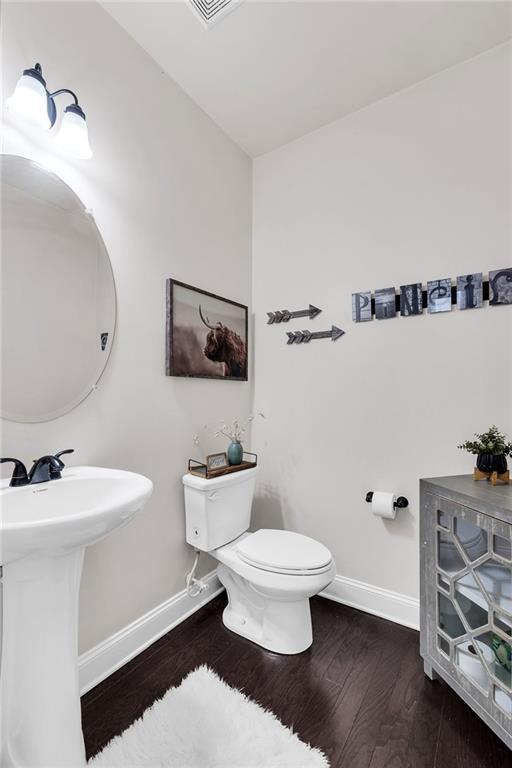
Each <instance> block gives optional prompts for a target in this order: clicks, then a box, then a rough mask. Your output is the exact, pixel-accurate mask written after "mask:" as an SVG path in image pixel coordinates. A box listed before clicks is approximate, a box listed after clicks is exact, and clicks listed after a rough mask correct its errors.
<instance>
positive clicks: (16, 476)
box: [0, 457, 28, 488]
mask: <svg viewBox="0 0 512 768" xmlns="http://www.w3.org/2000/svg"><path fill="white" fill-rule="evenodd" d="M7 462H12V463H13V464H14V469H13V471H12V477H11V482H10V483H9V485H10V486H12V487H14V488H16V487H17V486H20V485H27V483H28V476H27V468H26V466H25V465H24V463H23V462H22V461H20V460H19V459H11V458H8V457H6V458H2V459H0V464H5V463H7Z"/></svg>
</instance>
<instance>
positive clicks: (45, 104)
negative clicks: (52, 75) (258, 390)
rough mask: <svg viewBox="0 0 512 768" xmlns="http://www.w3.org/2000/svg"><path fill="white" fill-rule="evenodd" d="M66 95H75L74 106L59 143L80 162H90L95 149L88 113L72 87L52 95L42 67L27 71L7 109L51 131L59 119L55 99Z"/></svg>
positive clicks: (65, 117) (64, 120) (70, 107)
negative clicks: (90, 138)
mask: <svg viewBox="0 0 512 768" xmlns="http://www.w3.org/2000/svg"><path fill="white" fill-rule="evenodd" d="M62 93H67V94H68V95H69V96H72V98H73V103H72V104H69V105H68V106H67V107H66V108H65V110H64V114H63V116H62V121H61V125H60V129H59V132H58V133H57V136H56V140H57V143H58V145H59V146H60V148H61V149H62V150H63V151H64V152H66V153H68V154H70V155H73V156H74V157H78V158H79V159H80V160H87V159H88V158H90V157H92V150H91V147H90V145H89V135H88V132H87V123H86V121H85V114H84V111H83V109H82V108H81V107H80V105H79V103H78V99H77V97H76V94H75V93H73V91H70V90H69V88H59V90H58V91H53V93H50V92H49V91H48V89H47V87H46V80H45V79H44V78H43V72H42V69H41V65H40V64H36V65H35V66H34V67H31V68H30V69H25V70H24V71H23V74H22V76H21V77H20V79H19V80H18V82H17V83H16V88H15V89H14V93H13V94H12V96H10V97H9V98H8V99H7V101H6V103H5V106H6V108H7V109H9V110H10V111H11V112H13V113H15V114H17V115H19V116H20V117H22V118H24V119H25V120H27V121H28V122H31V123H32V124H34V125H37V126H38V127H39V128H44V129H46V130H49V129H50V128H52V127H53V126H54V125H55V121H56V119H57V107H56V105H55V97H56V96H60V94H62Z"/></svg>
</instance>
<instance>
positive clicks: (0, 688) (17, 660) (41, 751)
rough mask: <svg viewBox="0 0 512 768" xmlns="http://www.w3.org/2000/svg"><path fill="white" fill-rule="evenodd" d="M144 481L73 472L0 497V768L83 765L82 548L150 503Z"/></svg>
mask: <svg viewBox="0 0 512 768" xmlns="http://www.w3.org/2000/svg"><path fill="white" fill-rule="evenodd" d="M152 489H153V485H152V483H151V481H150V480H148V479H147V478H146V477H143V476H142V475H137V474H134V473H132V472H122V471H120V470H114V469H100V468H96V467H72V468H69V469H66V470H64V472H63V473H62V478H61V479H59V480H52V481H51V482H48V483H39V484H37V485H26V486H23V487H22V488H9V487H8V486H7V483H6V482H3V483H2V485H1V489H0V505H1V514H0V522H1V525H0V565H2V571H3V622H2V624H3V630H2V659H1V668H0V707H1V721H0V738H1V749H0V765H1V766H2V768H28V767H29V766H30V768H43V766H44V768H58V767H62V768H64V766H65V768H76V767H78V766H84V765H85V752H84V744H83V738H82V729H81V719H80V692H79V684H78V653H77V633H78V589H79V586H80V577H81V572H82V562H83V556H84V550H85V547H86V546H88V545H89V544H93V543H94V542H95V541H98V539H101V538H103V537H104V536H106V535H107V534H108V533H110V531H112V530H114V529H115V528H118V527H119V526H121V525H124V524H125V523H126V522H128V520H130V518H132V517H133V516H134V515H135V514H136V513H137V512H138V511H139V510H140V509H142V507H143V506H144V504H145V503H146V501H147V500H148V499H149V497H150V495H151V492H152Z"/></svg>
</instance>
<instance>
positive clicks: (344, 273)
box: [253, 46, 512, 597]
mask: <svg viewBox="0 0 512 768" xmlns="http://www.w3.org/2000/svg"><path fill="white" fill-rule="evenodd" d="M511 63H512V62H511V49H510V47H507V46H505V47H500V48H497V49H494V50H492V51H490V52H487V53H486V54H484V55H482V56H480V57H478V58H475V59H473V60H471V61H469V62H466V63H464V64H462V65H460V66H457V67H455V68H453V69H450V70H447V71H445V72H443V73H441V74H440V75H438V76H435V77H433V78H431V79H429V80H426V81H424V82H422V83H420V84H418V85H417V86H415V87H413V88H411V89H408V90H406V91H402V92H400V93H397V94H396V95H394V96H392V97H390V98H387V99H385V100H383V101H381V102H379V103H376V104H374V105H372V106H370V107H368V108H366V109H364V110H361V111H360V112H357V113H355V114H353V115H351V116H349V117H347V118H345V119H343V120H340V121H338V122H335V123H332V124H331V125H329V126H327V127H325V128H323V129H320V130H318V131H316V132H315V133H312V134H309V135H308V136H305V137H303V138H302V139H299V140H298V141H295V142H293V143H291V144H288V145H287V146H285V147H283V148H281V149H278V150H276V151H274V152H272V153H270V154H268V155H265V156H264V157H262V158H258V159H257V160H256V161H255V170H254V219H253V232H254V240H253V307H254V312H255V318H256V319H255V350H256V368H255V403H256V406H257V408H258V409H261V410H263V411H264V412H265V413H266V414H267V420H266V421H265V422H261V423H259V424H258V423H257V424H256V425H255V434H254V438H255V439H254V440H253V445H254V448H255V450H259V451H260V452H261V454H262V475H261V487H260V498H259V499H258V502H257V512H258V513H259V517H260V519H261V520H264V521H266V522H270V523H271V524H279V523H281V524H283V525H284V526H285V527H287V528H291V529H293V530H297V531H300V532H302V533H305V534H309V535H311V536H314V537H316V538H318V539H320V540H321V541H323V542H324V543H325V544H327V545H328V546H329V547H330V548H331V549H332V551H333V553H334V555H335V558H336V562H337V570H338V573H339V574H341V575H343V576H345V577H349V578H350V579H355V580H359V581H362V582H365V583H368V584H371V585H376V586H378V587H382V588H384V589H389V590H392V591H395V592H398V593H401V594H404V595H408V596H411V597H417V595H418V517H419V512H418V479H419V478H420V477H428V476H435V475H443V474H457V473H465V472H469V471H471V469H472V464H473V462H472V457H470V456H469V455H467V454H463V453H462V452H461V451H458V450H457V447H456V446H457V444H458V443H459V442H461V441H462V440H463V439H464V438H467V437H471V435H472V433H473V432H475V431H481V430H483V429H485V428H486V427H487V426H489V425H490V424H492V423H494V422H495V423H496V424H498V425H500V426H501V428H502V429H504V430H507V431H508V432H509V433H510V432H512V396H511V392H512V373H511V364H512V363H511V360H512V357H511V354H510V350H511V342H512V308H511V307H497V308H494V307H488V306H486V307H485V308H482V309H477V310H473V311H466V312H460V311H456V310H454V311H453V312H452V313H451V314H445V315H437V316H428V315H427V314H424V315H423V316H422V317H412V318H397V319H392V320H387V321H376V320H373V321H372V322H368V323H365V324H359V325H356V324H355V323H353V322H352V320H351V294H352V292H353V291H361V290H369V289H375V288H379V287H380V288H384V287H388V286H390V285H395V286H399V285H400V284H403V283H408V282H416V281H422V282H423V284H424V285H425V284H426V281H427V280H429V279H434V278H441V277H447V276H451V277H453V278H455V277H456V275H457V274H460V273H463V272H466V273H467V272H472V271H475V272H476V271H483V272H487V271H488V270H489V269H495V268H500V267H507V266H512V250H511V241H512V233H511V223H512V221H511V204H512V196H511V186H510V183H511V170H512V168H511V135H512V134H511V120H510V107H511V99H510V95H511V94H510V85H511V76H510V72H511ZM310 302H311V303H313V304H315V305H316V306H318V307H321V308H323V312H322V314H321V315H319V316H318V317H317V318H316V319H315V320H314V321H312V322H309V321H308V320H300V321H299V322H294V323H289V324H288V325H287V326H286V327H285V326H268V325H266V314H265V313H266V312H267V311H269V310H276V309H283V308H288V309H291V310H293V309H299V308H303V307H307V305H308V304H309V303H310ZM331 323H334V324H336V325H339V326H340V327H341V328H344V329H345V331H346V336H344V337H342V338H341V339H340V340H338V341H336V342H334V343H333V342H331V341H328V340H321V341H312V342H311V343H310V344H309V345H302V346H295V345H294V346H291V347H290V346H287V345H286V343H285V338H286V337H285V331H286V330H289V329H292V328H310V329H314V330H316V329H318V330H320V329H325V328H330V326H331ZM377 489H378V490H394V491H396V492H397V493H400V494H404V495H406V496H407V497H408V498H409V500H410V508H409V510H408V511H406V512H400V513H399V515H398V518H397V519H396V520H395V521H393V522H392V521H385V522H384V521H383V520H381V519H379V518H375V517H373V516H372V515H371V513H370V508H369V505H367V504H366V503H365V501H364V498H365V494H366V491H368V490H377Z"/></svg>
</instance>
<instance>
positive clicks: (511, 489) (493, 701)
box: [420, 475, 512, 749]
mask: <svg viewBox="0 0 512 768" xmlns="http://www.w3.org/2000/svg"><path fill="white" fill-rule="evenodd" d="M420 497H421V512H420V545H421V550H420V551H421V573H420V582H421V594H420V607H421V615H420V625H421V635H420V649H421V655H422V657H423V660H424V667H425V673H426V674H427V675H428V676H429V677H430V678H432V679H435V678H436V677H438V676H439V677H442V678H443V680H445V681H446V682H447V683H448V685H450V686H451V687H452V688H453V689H454V690H455V691H456V692H457V693H458V694H459V696H461V697H462V698H463V699H464V701H465V702H466V703H467V704H468V705H469V706H470V707H471V708H472V709H473V710H474V711H475V712H476V713H477V714H478V715H479V716H480V717H481V718H482V720H484V721H485V722H486V723H487V725H488V726H489V727H490V728H492V730H493V731H494V732H495V733H496V734H497V735H498V736H499V737H500V738H501V739H503V741H504V742H505V744H507V746H508V747H509V748H511V749H512V672H511V658H510V654H511V644H512V485H500V486H498V485H496V486H494V487H493V486H492V485H490V483H488V482H487V481H485V480H482V481H479V482H475V481H474V480H473V477H472V475H458V476H455V477H437V478H431V479H428V480H421V481H420Z"/></svg>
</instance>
